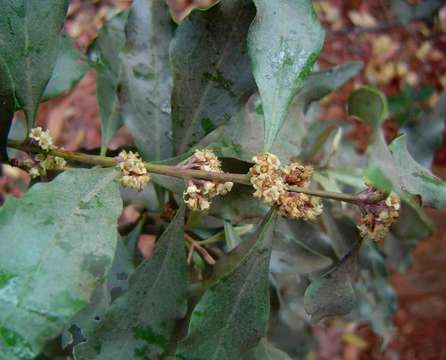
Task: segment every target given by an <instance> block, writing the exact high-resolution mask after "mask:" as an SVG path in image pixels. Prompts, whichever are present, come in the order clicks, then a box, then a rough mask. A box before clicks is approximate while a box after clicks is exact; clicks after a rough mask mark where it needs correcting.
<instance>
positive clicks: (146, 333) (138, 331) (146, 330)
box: [133, 326, 167, 350]
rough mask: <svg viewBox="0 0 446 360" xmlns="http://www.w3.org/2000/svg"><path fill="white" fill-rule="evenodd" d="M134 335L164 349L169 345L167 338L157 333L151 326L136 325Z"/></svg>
mask: <svg viewBox="0 0 446 360" xmlns="http://www.w3.org/2000/svg"><path fill="white" fill-rule="evenodd" d="M133 336H134V337H135V339H139V340H143V341H145V342H146V343H148V344H151V345H155V346H157V347H159V348H161V349H163V350H164V349H165V348H166V345H167V339H166V338H165V337H164V336H163V335H160V334H157V333H155V332H154V331H153V330H152V328H151V327H150V326H146V327H134V328H133Z"/></svg>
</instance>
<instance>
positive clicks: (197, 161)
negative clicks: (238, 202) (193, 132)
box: [182, 149, 234, 210]
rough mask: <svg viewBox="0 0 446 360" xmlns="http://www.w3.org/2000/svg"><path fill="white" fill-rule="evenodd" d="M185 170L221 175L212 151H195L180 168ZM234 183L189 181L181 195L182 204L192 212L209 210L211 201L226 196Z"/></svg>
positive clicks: (218, 163)
mask: <svg viewBox="0 0 446 360" xmlns="http://www.w3.org/2000/svg"><path fill="white" fill-rule="evenodd" d="M182 167H183V168H185V169H195V170H203V171H210V172H216V173H223V170H222V168H221V163H220V160H218V158H217V156H216V155H215V154H214V153H213V152H212V150H209V149H204V150H196V151H195V153H194V155H193V156H192V157H191V158H190V159H189V161H188V162H187V163H186V164H185V165H183V166H182ZM233 185H234V183H232V182H230V181H227V182H216V181H210V180H201V179H190V180H188V182H187V188H186V191H184V193H183V199H184V202H185V203H186V204H187V206H188V207H189V208H190V209H192V210H207V209H209V207H210V205H211V202H210V199H212V198H213V197H215V196H218V195H226V194H227V193H228V192H230V191H231V190H232V186H233Z"/></svg>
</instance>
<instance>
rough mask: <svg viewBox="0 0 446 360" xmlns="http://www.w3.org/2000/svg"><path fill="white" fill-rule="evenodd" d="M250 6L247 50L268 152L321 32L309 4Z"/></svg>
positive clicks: (263, 0) (286, 0)
mask: <svg viewBox="0 0 446 360" xmlns="http://www.w3.org/2000/svg"><path fill="white" fill-rule="evenodd" d="M254 3H255V5H256V7H257V15H256V18H255V20H254V22H253V23H252V24H251V28H250V30H249V36H248V49H249V55H250V58H251V62H252V70H253V73H254V77H255V79H256V83H257V86H258V88H259V92H260V96H261V98H262V104H263V111H264V114H265V136H264V150H265V151H269V150H270V149H271V147H272V146H273V143H274V140H275V139H276V136H277V134H278V132H279V130H280V128H281V127H282V124H283V122H284V121H285V119H286V116H287V113H288V107H289V104H290V103H291V101H292V100H293V98H294V96H295V95H296V94H297V92H298V91H299V90H300V89H301V88H302V86H303V84H304V80H305V78H306V77H307V76H308V75H309V73H310V72H311V68H312V67H313V64H314V62H315V61H316V59H317V56H318V55H319V52H320V51H321V48H322V45H323V42H324V31H323V28H322V27H321V25H320V23H319V20H318V18H317V16H316V14H315V12H314V9H313V5H312V2H311V1H309V0H300V1H295V0H283V1H269V0H254Z"/></svg>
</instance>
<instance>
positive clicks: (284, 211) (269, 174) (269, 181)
mask: <svg viewBox="0 0 446 360" xmlns="http://www.w3.org/2000/svg"><path fill="white" fill-rule="evenodd" d="M253 161H254V163H255V164H254V166H253V167H251V169H250V173H251V183H252V185H253V187H254V189H255V190H256V191H255V192H254V196H255V197H257V198H259V199H262V200H263V201H264V202H266V203H267V204H269V205H273V204H277V205H278V206H279V213H280V214H281V215H282V216H285V217H289V218H292V219H305V220H313V219H315V218H316V217H317V216H318V215H320V214H321V213H322V204H321V202H320V199H319V198H318V197H314V196H310V195H307V194H303V193H296V192H291V191H287V186H298V187H307V186H309V185H310V181H311V176H312V175H313V168H312V167H311V166H304V165H302V164H300V163H299V162H293V163H291V164H289V165H288V166H286V167H281V165H280V161H279V159H278V158H277V156H275V155H273V154H270V153H264V154H259V155H256V156H254V158H253Z"/></svg>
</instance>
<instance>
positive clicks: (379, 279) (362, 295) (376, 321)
mask: <svg viewBox="0 0 446 360" xmlns="http://www.w3.org/2000/svg"><path fill="white" fill-rule="evenodd" d="M359 261H360V267H361V270H360V276H361V281H358V282H357V283H356V284H355V290H356V294H357V296H358V311H359V314H360V316H361V317H362V318H363V319H365V320H366V321H369V322H370V323H371V324H372V327H373V330H374V332H375V333H376V334H378V335H380V336H382V337H383V338H384V341H385V342H388V341H389V340H390V339H391V336H392V332H393V316H394V315H395V310H396V296H395V291H394V290H393V288H392V286H391V285H390V283H389V280H390V279H389V274H388V272H387V269H386V265H385V262H384V256H383V255H382V254H381V252H380V251H379V250H378V249H377V248H376V247H375V246H374V245H373V243H371V242H365V243H364V244H363V245H362V247H361V249H360V253H359Z"/></svg>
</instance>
